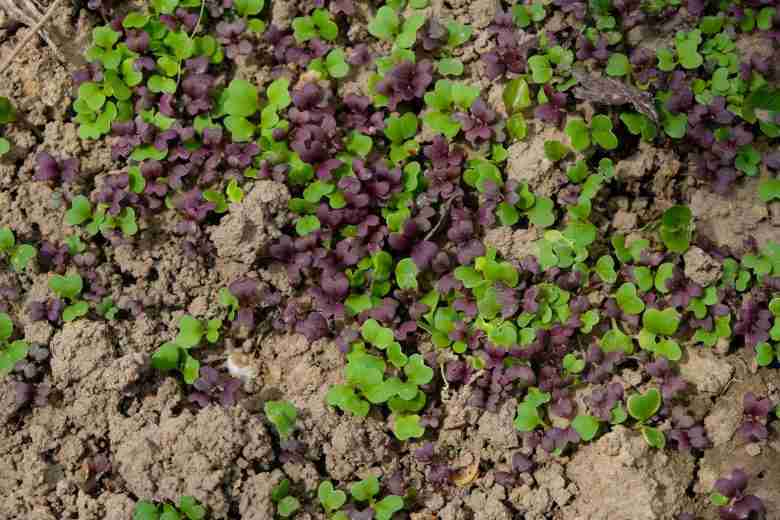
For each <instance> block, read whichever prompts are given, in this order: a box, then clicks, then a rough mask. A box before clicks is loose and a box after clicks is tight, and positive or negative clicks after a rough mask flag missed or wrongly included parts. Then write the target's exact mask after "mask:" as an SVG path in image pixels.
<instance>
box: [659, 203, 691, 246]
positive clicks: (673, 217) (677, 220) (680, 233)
mask: <svg viewBox="0 0 780 520" xmlns="http://www.w3.org/2000/svg"><path fill="white" fill-rule="evenodd" d="M659 233H660V236H661V241H663V243H664V245H665V246H666V249H668V250H669V251H671V252H673V253H684V252H685V251H687V250H688V247H689V246H690V244H691V238H692V235H693V213H692V212H691V210H690V209H688V207H686V206H672V207H671V208H669V209H667V210H666V211H665V212H664V214H663V217H662V218H661V227H660V231H659Z"/></svg>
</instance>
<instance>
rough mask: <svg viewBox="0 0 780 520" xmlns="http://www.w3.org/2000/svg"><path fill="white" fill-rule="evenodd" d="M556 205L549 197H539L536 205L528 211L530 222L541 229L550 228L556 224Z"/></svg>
mask: <svg viewBox="0 0 780 520" xmlns="http://www.w3.org/2000/svg"><path fill="white" fill-rule="evenodd" d="M554 208H555V203H554V202H553V201H552V199H550V198H549V197H538V198H537V199H536V204H534V206H533V207H532V208H531V209H530V210H528V220H530V221H531V223H532V224H533V225H534V226H536V227H539V228H546V227H550V226H552V225H553V224H554V223H555V211H554Z"/></svg>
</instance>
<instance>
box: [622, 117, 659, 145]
mask: <svg viewBox="0 0 780 520" xmlns="http://www.w3.org/2000/svg"><path fill="white" fill-rule="evenodd" d="M620 120H621V121H623V124H625V125H626V127H627V128H628V131H629V132H631V133H632V134H634V135H641V136H642V139H643V140H645V141H647V142H651V141H652V140H653V139H655V136H656V135H657V133H658V129H657V128H656V126H655V124H654V123H653V121H652V120H651V119H650V118H649V117H647V116H646V115H644V114H638V113H631V112H623V113H622V114H620Z"/></svg>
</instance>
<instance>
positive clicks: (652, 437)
mask: <svg viewBox="0 0 780 520" xmlns="http://www.w3.org/2000/svg"><path fill="white" fill-rule="evenodd" d="M660 409H661V392H659V391H658V390H657V389H656V388H651V389H649V390H648V391H647V392H645V393H644V394H634V395H632V396H631V397H629V398H628V413H629V415H630V416H631V417H633V418H634V419H636V421H637V423H638V425H639V428H640V430H641V431H642V436H643V437H644V438H645V441H646V442H647V444H649V445H650V446H652V447H654V448H658V449H659V450H661V449H663V448H664V446H666V436H665V435H664V433H663V432H662V431H660V430H659V429H657V428H653V427H652V426H648V425H647V424H646V423H647V421H648V420H650V418H652V417H653V416H654V415H655V414H656V413H657V412H658V410H660Z"/></svg>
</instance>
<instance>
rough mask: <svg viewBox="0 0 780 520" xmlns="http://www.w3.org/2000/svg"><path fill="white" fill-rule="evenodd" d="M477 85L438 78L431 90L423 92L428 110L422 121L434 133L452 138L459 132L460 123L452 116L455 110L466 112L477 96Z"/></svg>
mask: <svg viewBox="0 0 780 520" xmlns="http://www.w3.org/2000/svg"><path fill="white" fill-rule="evenodd" d="M479 92H480V91H479V87H477V86H472V85H468V84H466V83H462V82H457V81H450V80H446V79H440V80H438V81H437V82H436V85H435V86H434V89H433V91H429V92H427V93H426V94H425V96H424V100H425V105H426V106H427V108H428V110H427V111H426V113H425V114H424V115H423V118H422V119H423V122H424V123H425V125H426V126H427V127H429V128H430V129H431V130H433V131H434V132H436V133H439V134H443V135H445V136H446V137H448V138H450V139H452V138H454V137H455V136H456V135H458V132H460V123H459V122H458V121H457V120H456V119H455V118H454V117H453V114H454V113H455V112H459V111H462V112H466V111H468V109H469V108H470V107H471V105H472V104H473V103H474V101H475V100H476V99H477V98H478V97H479Z"/></svg>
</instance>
